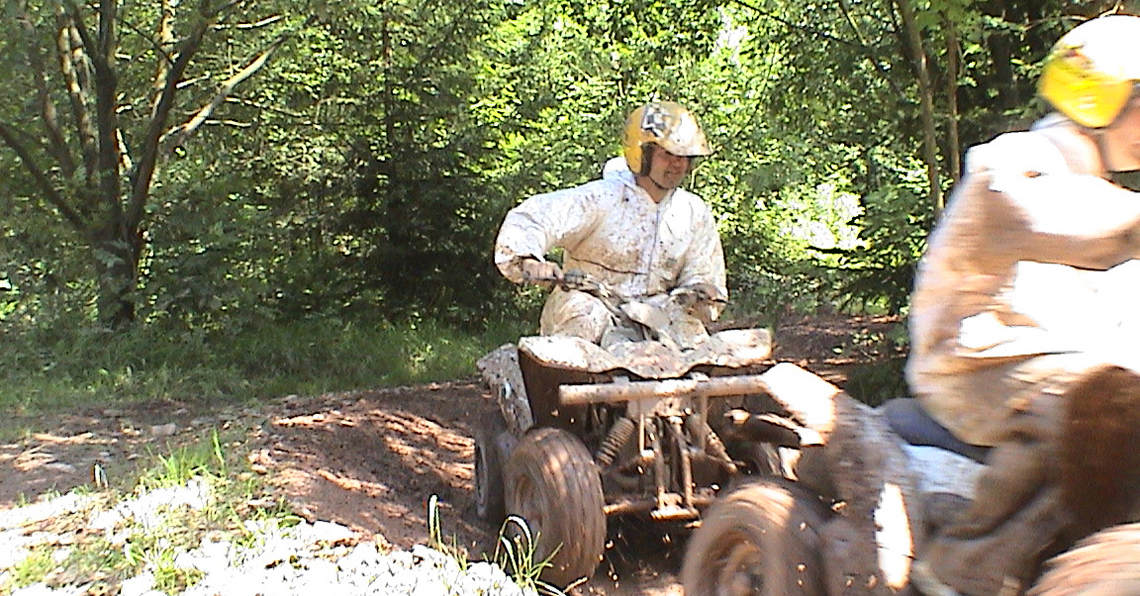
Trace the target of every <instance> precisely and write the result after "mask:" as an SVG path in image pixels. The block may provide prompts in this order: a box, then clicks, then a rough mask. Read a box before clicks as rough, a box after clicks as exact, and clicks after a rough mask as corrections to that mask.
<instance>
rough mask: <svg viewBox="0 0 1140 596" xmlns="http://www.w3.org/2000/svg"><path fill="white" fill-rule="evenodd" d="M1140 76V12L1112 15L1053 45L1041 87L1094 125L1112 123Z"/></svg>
mask: <svg viewBox="0 0 1140 596" xmlns="http://www.w3.org/2000/svg"><path fill="white" fill-rule="evenodd" d="M1138 81H1140V17H1136V16H1129V15H1112V16H1104V17H1099V18H1095V19H1091V20H1088V21H1085V22H1084V23H1081V24H1080V25H1077V26H1076V27H1074V28H1073V29H1072V30H1071V31H1069V32H1068V33H1066V34H1065V35H1063V36H1062V37H1061V39H1060V40H1058V41H1057V43H1056V45H1054V46H1053V50H1052V51H1051V52H1050V53H1049V57H1048V58H1046V59H1045V66H1044V67H1043V69H1042V72H1041V81H1040V83H1039V86H1038V91H1039V92H1040V93H1041V96H1042V97H1044V98H1045V99H1046V101H1048V102H1049V103H1050V104H1052V105H1053V107H1054V108H1056V109H1057V111H1059V112H1061V113H1062V114H1064V115H1066V116H1068V117H1069V118H1070V119H1071V120H1073V121H1074V122H1076V123H1077V124H1080V125H1081V126H1087V127H1089V128H1100V127H1102V126H1108V125H1109V124H1112V122H1113V121H1114V120H1116V117H1117V116H1118V115H1120V112H1121V110H1123V109H1124V105H1125V104H1126V103H1127V102H1128V98H1129V97H1131V96H1132V91H1133V87H1135V85H1136V83H1137V82H1138Z"/></svg>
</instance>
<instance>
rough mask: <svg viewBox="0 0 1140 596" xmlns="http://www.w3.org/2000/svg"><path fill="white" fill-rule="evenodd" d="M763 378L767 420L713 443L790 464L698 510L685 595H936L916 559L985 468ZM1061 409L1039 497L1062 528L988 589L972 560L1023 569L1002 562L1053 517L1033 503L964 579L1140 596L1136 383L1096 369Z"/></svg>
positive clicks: (816, 389)
mask: <svg viewBox="0 0 1140 596" xmlns="http://www.w3.org/2000/svg"><path fill="white" fill-rule="evenodd" d="M760 377H761V380H760V384H761V385H763V386H764V390H765V391H767V392H769V394H770V395H771V396H772V397H773V399H772V403H774V404H777V408H776V409H774V410H768V411H764V412H761V411H759V410H750V411H744V410H737V411H732V412H729V418H730V419H731V420H732V421H733V427H732V429H730V430H727V431H726V432H725V433H724V434H725V436H726V437H733V436H737V437H738V438H739V437H745V438H747V439H749V440H753V441H758V442H761V443H767V444H770V445H776V446H779V450H780V452H781V453H782V455H783V456H784V457H785V458H786V459H787V460H788V461H792V462H794V465H788V466H784V469H785V470H787V471H789V472H786V473H783V474H776V475H772V476H768V477H764V478H757V479H746V480H745V482H742V483H741V484H740V485H738V486H737V487H735V488H734V489H733V490H731V491H725V494H724V495H723V496H722V497H721V498H720V499H719V500H718V501H717V502H716V503H714V504H713V505H712V506H710V507H709V509H708V510H707V511H706V512H705V515H704V517H703V519H702V523H701V526H700V527H699V528H697V529H696V530H695V531H694V532H693V534H692V535H691V536H690V539H689V541H688V544H687V548H686V553H685V557H684V563H683V568H682V573H681V575H682V583H683V584H684V588H685V593H686V594H687V595H688V596H711V595H718V596H725V595H734V596H743V595H747V594H755V595H759V596H795V595H799V596H840V595H851V594H874V595H884V596H885V595H893V594H910V595H918V594H926V595H927V596H944V595H947V594H949V591H948V590H947V588H946V586H944V585H942V584H941V583H940V582H933V583H932V582H929V581H928V582H926V583H925V585H924V582H923V578H924V574H923V573H916V571H917V570H916V566H917V565H918V564H917V563H916V562H915V561H916V556H917V560H919V561H921V556H920V555H921V552H922V549H923V546H924V544H925V543H926V541H927V537H928V536H929V535H931V532H932V531H934V529H936V528H937V527H939V525H940V524H942V523H946V522H947V521H948V520H952V519H953V516H954V515H955V512H956V511H959V510H961V509H962V508H963V507H964V506H965V504H967V503H968V502H969V500H970V499H971V498H973V487H974V486H975V483H976V481H977V478H978V474H979V473H980V472H981V471H982V470H983V469H984V464H983V463H981V462H980V461H978V460H977V459H971V458H969V457H965V456H963V455H961V454H959V453H955V452H952V451H950V450H948V449H945V448H943V446H937V445H935V444H933V443H934V442H933V441H931V442H927V441H924V440H921V439H922V437H921V436H912V433H910V432H906V431H904V432H902V433H900V432H898V430H899V429H900V425H894V426H892V424H891V422H892V419H891V417H890V416H888V415H886V414H885V413H884V410H883V409H882V408H871V407H868V406H867V405H864V404H862V403H860V402H858V401H856V400H854V399H853V398H851V397H849V396H848V395H846V394H845V393H844V392H842V391H841V390H840V389H839V388H838V387H836V386H834V385H831V384H830V383H828V382H826V381H824V380H823V379H821V378H819V377H817V376H815V375H814V374H812V373H810V372H808V371H806V370H804V369H801V368H799V367H797V366H795V365H792V364H789V363H782V364H777V365H775V366H773V367H772V368H770V369H768V370H767V371H765V372H764V373H763V374H762V375H760ZM1065 397H1066V403H1067V411H1066V413H1065V416H1066V419H1065V424H1066V429H1065V431H1064V438H1063V440H1062V446H1061V450H1060V451H1061V455H1060V456H1059V461H1057V462H1056V466H1057V468H1058V469H1057V470H1056V471H1057V472H1058V474H1057V476H1058V477H1059V478H1061V482H1060V486H1054V487H1052V488H1050V489H1048V490H1049V491H1052V492H1050V493H1048V494H1046V495H1045V498H1050V499H1051V498H1053V496H1054V495H1055V496H1056V499H1057V501H1053V503H1054V504H1056V503H1060V504H1061V506H1062V507H1063V508H1064V510H1065V512H1066V514H1067V516H1068V519H1070V520H1072V523H1071V524H1070V526H1071V528H1070V529H1066V531H1065V532H1063V537H1062V538H1061V539H1060V540H1058V542H1057V543H1056V544H1055V545H1053V546H1051V547H1050V548H1049V549H1047V550H1045V551H1042V552H1040V553H1039V554H1036V555H1033V556H1032V557H1026V558H1027V559H1030V558H1031V559H1033V560H1025V561H1021V563H1022V564H1023V568H1025V569H1028V570H1029V571H1028V572H1027V575H1026V576H1025V577H1017V578H1014V577H987V576H986V572H985V571H984V569H986V568H987V567H986V566H984V565H981V564H980V563H981V562H982V561H983V560H984V558H988V557H1004V556H1020V555H1012V554H1010V553H1022V552H1025V551H1026V549H1025V548H1022V547H1024V546H1026V545H1031V546H1032V547H1033V548H1036V547H1037V542H1036V541H1037V540H1039V539H1038V538H1036V536H1034V534H1035V532H1034V531H1033V528H1036V527H1048V526H1049V524H1055V523H1056V521H1055V520H1056V516H1054V515H1051V514H1042V512H1043V511H1051V510H1052V509H1042V508H1039V507H1038V506H1036V505H1033V504H1030V505H1029V506H1027V507H1025V508H1024V509H1023V510H1022V511H1021V512H1019V513H1018V514H1017V516H1018V518H1019V519H1020V520H1021V521H1022V522H1023V523H1018V524H1006V525H1005V526H1002V528H1006V527H1012V528H1013V529H1010V530H1005V529H998V530H996V531H995V534H994V536H993V540H995V541H996V544H997V545H998V548H993V546H994V543H990V544H988V545H987V548H985V549H979V551H978V553H977V557H978V558H977V559H976V560H975V564H974V566H973V567H972V568H971V569H970V573H974V574H976V575H975V576H974V577H971V578H969V580H968V581H970V582H971V583H972V584H973V585H975V586H989V587H985V588H981V591H984V592H987V593H992V594H994V595H995V596H1000V595H1008V596H1018V595H1020V594H1026V593H1028V594H1030V595H1031V596H1062V595H1064V596H1094V595H1095V596H1110V595H1111V596H1140V523H1137V522H1140V407H1138V406H1140V375H1137V374H1136V373H1135V372H1133V371H1131V370H1128V369H1124V368H1120V367H1112V366H1106V367H1104V368H1103V369H1100V370H1097V371H1095V372H1093V373H1090V374H1089V375H1088V376H1087V377H1085V378H1083V380H1082V381H1081V382H1079V383H1077V384H1076V385H1075V386H1074V387H1073V389H1072V390H1071V391H1069V392H1068V393H1067V394H1066V396H1065ZM775 422H778V423H775ZM904 435H905V436H907V438H908V439H909V441H904V440H902V438H901V437H902V436H904ZM916 439H917V440H916ZM1043 502H1046V501H1044V500H1040V499H1036V498H1035V499H1034V500H1033V503H1043ZM1050 507H1051V506H1050ZM1035 524H1042V525H1040V526H1037V525H1035ZM1054 527H1055V526H1054ZM989 539H990V537H987V540H989ZM1002 546H1008V547H1009V548H1002ZM1030 550H1032V549H1030ZM975 569H976V570H975ZM925 577H926V578H929V577H930V575H929V574H926V575H925ZM973 591H978V590H977V589H975V590H973Z"/></svg>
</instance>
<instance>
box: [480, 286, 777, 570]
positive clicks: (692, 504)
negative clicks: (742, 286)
mask: <svg viewBox="0 0 1140 596" xmlns="http://www.w3.org/2000/svg"><path fill="white" fill-rule="evenodd" d="M560 283H561V287H562V288H563V289H565V290H575V291H580V292H586V293H588V294H590V295H592V296H594V297H596V298H598V299H599V300H601V301H602V302H603V303H604V304H605V305H606V307H607V308H608V309H609V310H610V312H611V314H612V315H613V317H614V320H615V321H616V322H617V324H616V325H615V326H614V328H613V329H612V330H611V331H610V332H608V333H607V334H606V336H605V337H603V339H602V341H601V342H600V344H594V343H591V342H588V341H585V340H583V339H580V338H577V337H570V336H535V337H524V338H522V339H521V340H519V342H518V344H517V346H516V345H513V344H507V345H505V346H502V347H500V348H499V349H497V350H495V351H493V352H491V353H490V354H487V355H486V356H484V357H483V358H481V359H480V360H479V363H478V367H479V369H480V371H481V373H482V375H483V378H484V380H485V381H486V382H487V384H488V385H489V386H490V388H491V389H492V392H493V393H494V395H495V398H496V399H497V402H498V405H499V408H498V411H495V412H493V413H492V415H490V416H489V417H488V418H487V419H485V420H483V421H481V423H480V424H479V425H478V427H477V428H478V430H477V432H476V437H475V493H476V494H475V497H476V499H475V500H476V510H477V513H478V514H479V515H480V517H482V518H484V519H486V520H489V521H492V522H494V523H497V522H499V521H501V520H503V519H504V518H505V517H506V516H518V517H520V518H522V519H523V520H525V521H526V523H527V526H528V527H529V528H530V530H531V534H532V536H534V544H533V546H534V548H535V556H536V557H537V560H544V559H547V558H549V566H547V567H546V568H545V569H544V571H543V573H542V579H543V580H544V581H546V582H548V583H550V584H554V585H556V586H560V587H564V586H566V585H568V584H570V583H571V582H573V581H575V580H577V579H580V578H582V577H588V576H590V575H592V574H593V572H594V570H595V568H596V567H597V565H598V563H599V562H600V561H601V559H602V556H603V554H604V550H605V544H606V538H607V519H608V518H610V517H612V516H622V515H637V516H643V517H645V518H648V519H651V520H658V521H662V522H679V523H682V524H685V523H688V522H692V521H694V520H697V519H699V517H700V514H701V511H702V510H703V509H704V508H705V507H706V506H707V505H708V504H709V503H711V502H713V500H714V499H715V498H716V496H717V493H718V491H719V490H720V489H721V488H722V487H725V486H727V483H728V481H729V480H730V479H731V478H732V477H734V476H736V475H740V474H745V473H751V472H756V471H759V470H764V469H766V467H769V466H770V465H771V464H770V462H769V461H768V459H767V457H766V454H765V453H763V452H761V451H758V450H756V449H755V447H756V445H755V444H747V445H744V448H743V449H742V450H740V451H737V450H734V448H733V445H728V444H726V443H725V442H724V441H722V440H721V438H720V436H719V434H718V432H717V430H715V427H716V426H717V424H716V422H718V421H720V420H723V413H724V412H726V411H727V410H728V409H729V405H731V404H736V405H740V402H741V401H742V400H743V399H744V396H747V395H750V394H755V393H756V389H755V383H756V380H755V379H756V377H755V375H752V374H748V373H750V372H751V371H752V370H754V368H755V367H757V366H758V365H760V364H761V363H763V362H764V361H765V360H766V359H767V358H768V357H769V355H770V354H771V337H770V334H769V333H768V331H767V330H760V329H737V330H729V331H721V332H718V333H715V334H712V335H710V334H709V333H708V332H707V331H706V329H705V327H704V325H703V324H702V323H701V322H700V321H699V320H697V319H695V318H693V317H691V316H689V315H688V314H687V311H686V309H685V308H684V306H685V304H686V302H687V301H689V300H695V299H699V297H694V296H688V295H686V294H685V293H684V292H676V293H674V295H673V296H669V297H663V298H666V299H665V300H658V301H657V302H656V303H650V301H639V300H631V299H629V298H627V297H624V296H621V295H620V294H618V293H616V292H615V291H613V290H612V289H610V288H608V287H606V286H605V285H604V284H601V283H598V282H596V281H595V280H593V279H592V278H590V277H589V276H587V275H584V274H581V273H575V272H567V273H566V275H565V279H563V280H561V281H560ZM706 298H707V296H706ZM710 421H712V422H713V424H710Z"/></svg>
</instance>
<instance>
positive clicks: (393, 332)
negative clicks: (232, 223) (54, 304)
mask: <svg viewBox="0 0 1140 596" xmlns="http://www.w3.org/2000/svg"><path fill="white" fill-rule="evenodd" d="M0 331H2V332H3V333H4V340H5V344H6V346H5V351H6V353H7V354H8V356H9V358H8V362H7V366H5V367H3V368H0V409H2V410H3V411H5V412H7V413H8V414H9V415H16V416H19V415H35V414H37V413H41V412H48V411H52V410H57V409H60V408H69V407H82V406H86V405H91V404H98V405H99V406H100V407H106V406H108V405H110V404H114V403H116V402H120V403H121V402H138V401H167V400H169V401H177V402H193V403H206V404H217V403H222V402H239V403H240V402H243V401H249V400H253V399H264V398H268V397H279V396H283V395H290V394H299V395H313V394H320V393H325V392H334V391H346V390H353V389H359V388H361V387H383V386H394V385H405V384H418V383H426V382H433V381H445V380H454V379H460V378H469V377H471V376H472V375H473V373H474V371H475V360H476V359H478V358H479V357H480V356H481V355H483V354H484V353H486V352H487V351H489V350H490V349H492V348H494V347H496V346H497V345H499V344H501V343H505V342H507V341H514V339H515V338H517V337H518V335H519V330H516V329H500V330H494V331H491V332H487V333H484V334H483V335H480V336H472V335H470V334H468V333H463V332H458V331H455V330H452V329H449V328H444V327H438V326H435V325H432V324H430V323H427V322H423V321H415V322H407V323H404V324H392V323H387V322H376V323H364V322H349V321H341V320H334V319H309V320H303V321H297V322H292V323H280V324H273V325H267V326H262V327H257V328H252V327H251V328H247V329H242V330H226V329H217V330H213V331H206V330H201V329H198V330H193V331H186V330H178V329H169V328H163V327H162V326H160V325H139V326H137V327H135V328H132V329H129V330H126V331H121V332H117V333H108V332H102V331H97V330H95V329H92V328H89V327H82V326H77V327H69V328H59V327H53V328H50V329H45V328H28V329H19V328H14V327H11V326H8V327H5V328H3V329H0Z"/></svg>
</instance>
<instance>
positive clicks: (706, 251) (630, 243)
mask: <svg viewBox="0 0 1140 596" xmlns="http://www.w3.org/2000/svg"><path fill="white" fill-rule="evenodd" d="M555 248H561V249H563V262H562V269H563V270H564V271H570V270H579V271H583V272H585V273H587V274H590V275H591V276H593V277H595V278H596V279H598V280H599V281H601V282H602V283H604V284H606V285H608V286H610V287H612V288H615V289H616V290H617V291H618V292H620V293H621V294H623V295H625V296H628V297H630V298H635V299H647V300H648V301H653V300H667V299H669V297H670V295H671V294H676V293H677V292H680V291H683V290H684V289H686V288H691V287H694V286H697V285H704V286H706V287H711V288H713V289H714V290H715V293H717V294H718V295H719V296H718V298H719V300H721V301H723V300H724V299H725V298H727V295H728V291H727V289H726V287H725V271H724V253H723V250H722V248H721V243H720V235H719V233H718V232H717V228H716V220H715V219H714V218H713V215H712V212H711V211H710V210H709V208H708V205H706V204H705V203H704V201H702V200H701V199H700V197H698V196H696V195H695V194H693V193H691V192H688V191H686V190H684V189H680V188H678V189H675V190H674V191H672V192H671V193H669V194H668V195H666V196H665V198H664V199H662V200H661V202H660V203H655V202H653V199H651V198H650V197H649V194H648V193H646V192H645V191H644V190H643V189H641V188H640V187H639V186H637V184H636V183H635V181H634V178H633V174H632V173H630V172H629V171H628V170H626V171H623V172H618V173H610V174H608V175H607V176H606V177H605V178H603V179H601V180H594V181H592V182H588V183H586V184H584V185H582V186H578V187H574V188H568V189H563V190H558V191H554V192H550V193H545V194H539V195H535V196H533V197H530V198H528V199H527V200H525V201H523V202H522V203H521V204H519V205H518V206H516V207H515V208H514V209H512V210H511V211H510V212H509V213H507V216H506V218H505V219H504V221H503V224H502V227H501V228H500V230H499V235H498V238H497V240H496V242H495V265H496V266H497V267H498V268H499V270H500V271H501V272H502V273H503V275H504V276H506V277H507V279H509V280H511V281H513V282H515V283H521V282H523V281H525V280H524V279H523V273H522V269H521V261H522V259H524V258H527V257H532V258H537V259H545V258H546V256H547V255H548V253H550V252H551V251H552V250H553V249H555ZM721 304H723V302H715V301H714V302H708V301H706V302H698V303H695V304H693V305H692V306H691V307H690V314H692V315H694V316H696V317H697V318H698V319H701V320H702V321H705V322H709V321H713V320H715V319H716V318H717V317H718V316H719V314H720V310H721ZM613 322H614V321H613V316H612V315H611V314H610V312H609V310H607V309H606V308H605V306H604V305H603V304H602V303H601V302H600V301H599V300H597V299H596V298H594V297H592V296H590V295H588V294H585V293H582V292H573V291H572V292H564V291H562V290H561V289H557V288H556V289H554V290H553V291H552V292H551V294H550V296H549V298H548V299H547V301H546V304H545V306H544V308H543V311H542V318H541V333H542V334H543V335H552V334H565V335H575V336H578V337H582V338H584V339H586V340H588V341H592V342H595V343H597V342H599V341H600V339H601V337H602V335H603V334H604V333H605V331H606V330H607V329H608V328H609V327H611V326H612V325H613Z"/></svg>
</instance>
